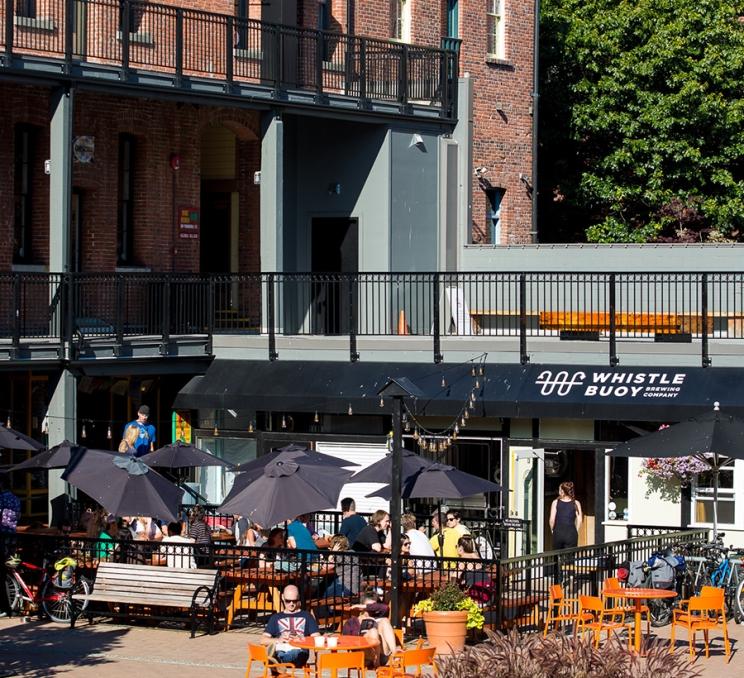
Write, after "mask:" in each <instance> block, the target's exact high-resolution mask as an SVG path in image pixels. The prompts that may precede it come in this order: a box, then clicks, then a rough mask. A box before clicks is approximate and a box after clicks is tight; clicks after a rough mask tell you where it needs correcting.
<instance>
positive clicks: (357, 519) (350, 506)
mask: <svg viewBox="0 0 744 678" xmlns="http://www.w3.org/2000/svg"><path fill="white" fill-rule="evenodd" d="M341 513H342V515H343V516H344V519H343V520H342V521H341V527H340V529H339V532H340V533H341V534H342V535H344V537H346V538H347V539H348V540H349V544H353V543H354V542H355V541H356V540H357V537H358V536H359V533H360V532H361V531H362V530H363V529H364V528H365V527H366V526H367V521H366V520H365V519H364V518H362V516H360V515H357V512H356V502H355V501H354V500H353V499H352V498H351V497H346V498H345V499H342V500H341Z"/></svg>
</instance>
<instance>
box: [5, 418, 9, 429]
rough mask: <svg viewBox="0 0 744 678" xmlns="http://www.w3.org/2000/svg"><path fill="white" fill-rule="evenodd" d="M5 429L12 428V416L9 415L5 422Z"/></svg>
mask: <svg viewBox="0 0 744 678" xmlns="http://www.w3.org/2000/svg"><path fill="white" fill-rule="evenodd" d="M5 428H10V415H8V419H7V421H6V422H5Z"/></svg>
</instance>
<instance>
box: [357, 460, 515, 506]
mask: <svg viewBox="0 0 744 678" xmlns="http://www.w3.org/2000/svg"><path fill="white" fill-rule="evenodd" d="M500 490H501V485H499V484H498V483H494V482H491V481H490V480H486V479H485V478H479V477H478V476H474V475H472V474H471V473H465V472H464V471H460V470H458V469H456V468H455V467H454V466H447V465H446V464H436V463H435V464H431V465H430V466H427V467H426V468H423V469H421V470H419V471H418V473H414V474H413V475H411V476H409V477H407V478H404V479H403V483H402V485H401V497H403V498H404V499H421V498H424V497H441V498H443V499H462V498H463V497H470V496H472V495H474V494H483V493H484V492H499V491H500ZM367 496H368V497H381V498H382V499H390V498H391V496H392V491H391V489H390V485H386V486H385V487H383V488H381V489H379V490H377V491H376V492H373V493H372V494H369V495H367Z"/></svg>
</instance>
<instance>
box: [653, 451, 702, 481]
mask: <svg viewBox="0 0 744 678" xmlns="http://www.w3.org/2000/svg"><path fill="white" fill-rule="evenodd" d="M709 468H710V467H709V466H708V464H706V463H705V462H704V461H703V460H702V459H698V457H662V458H658V459H656V458H653V459H644V460H643V469H642V472H643V473H645V474H646V475H647V476H653V477H656V478H659V479H660V480H678V481H679V482H680V484H681V485H689V484H690V482H691V481H692V479H693V478H694V477H695V476H696V475H698V474H699V473H703V472H704V471H707V470H709Z"/></svg>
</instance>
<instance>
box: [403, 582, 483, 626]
mask: <svg viewBox="0 0 744 678" xmlns="http://www.w3.org/2000/svg"><path fill="white" fill-rule="evenodd" d="M458 611H459V612H467V613H468V618H467V621H466V623H465V627H466V628H468V629H482V628H483V624H484V623H485V621H486V620H485V617H484V616H483V612H481V609H480V607H478V603H476V602H475V601H474V600H473V599H472V598H471V597H470V596H469V595H468V594H467V593H465V592H464V591H463V590H462V589H461V588H460V587H459V586H458V585H457V584H456V583H455V582H449V583H447V584H445V585H444V586H443V587H442V588H440V589H439V590H438V591H434V593H432V594H431V596H429V597H428V598H425V599H424V600H420V601H419V602H418V603H416V606H415V607H414V610H413V613H414V615H415V616H417V617H419V616H421V615H422V614H423V613H424V612H458Z"/></svg>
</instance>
